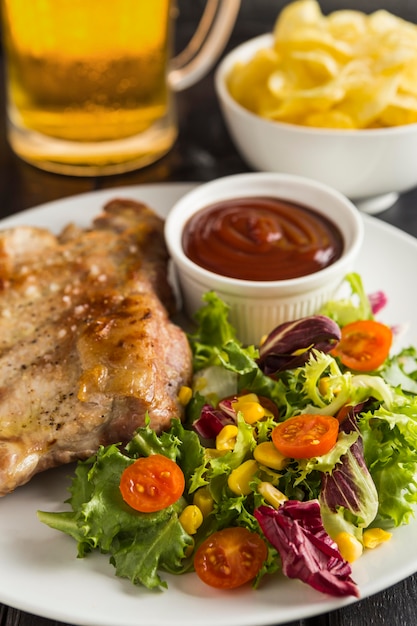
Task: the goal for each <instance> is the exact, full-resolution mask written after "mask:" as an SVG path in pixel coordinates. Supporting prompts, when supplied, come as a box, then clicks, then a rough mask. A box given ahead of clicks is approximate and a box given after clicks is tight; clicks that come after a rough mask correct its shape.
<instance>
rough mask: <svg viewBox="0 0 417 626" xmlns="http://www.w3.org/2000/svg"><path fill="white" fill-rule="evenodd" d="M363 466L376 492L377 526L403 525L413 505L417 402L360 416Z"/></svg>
mask: <svg viewBox="0 0 417 626" xmlns="http://www.w3.org/2000/svg"><path fill="white" fill-rule="evenodd" d="M359 428H360V431H361V434H362V437H363V442H364V456H365V461H366V465H367V467H368V468H369V471H370V473H371V476H372V478H373V480H374V482H375V485H376V488H377V491H378V499H379V506H378V516H377V520H376V522H377V523H378V524H379V525H381V526H384V525H386V526H388V527H389V526H400V525H401V524H407V523H408V522H409V521H410V520H411V518H412V517H413V516H414V507H413V505H415V504H416V503H417V399H415V398H414V399H413V401H412V402H407V403H406V404H404V405H397V406H392V407H391V409H390V410H388V409H387V408H385V407H383V406H381V407H379V408H377V409H376V410H375V411H372V412H371V411H369V412H366V413H363V414H362V415H361V418H360V421H359Z"/></svg>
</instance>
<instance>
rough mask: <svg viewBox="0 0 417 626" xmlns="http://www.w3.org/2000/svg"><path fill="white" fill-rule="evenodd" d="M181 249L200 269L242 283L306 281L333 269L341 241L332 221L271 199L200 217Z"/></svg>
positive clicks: (240, 202) (228, 205) (229, 205)
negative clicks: (312, 275) (322, 271)
mask: <svg viewBox="0 0 417 626" xmlns="http://www.w3.org/2000/svg"><path fill="white" fill-rule="evenodd" d="M182 245H183V249H184V252H185V254H186V255H187V257H188V258H189V259H191V260H192V261H193V262H194V263H196V264H197V265H200V266H201V267H203V268H205V269H207V270H210V271H211V272H214V273H216V274H220V275H222V276H230V277H232V278H238V279H243V280H255V281H268V280H284V279H288V278H297V277H300V276H306V275H307V274H312V273H314V272H317V271H319V270H321V269H322V268H324V267H327V266H328V265H331V264H332V263H334V262H335V261H336V260H337V259H338V258H339V257H340V256H341V254H342V251H343V237H342V234H341V232H340V230H339V228H338V227H337V226H336V225H335V224H334V223H333V222H332V221H331V220H330V219H328V218H326V217H325V216H323V215H321V214H320V213H318V212H316V211H314V210H313V209H310V208H308V207H305V206H301V205H298V204H294V203H292V202H288V201H287V200H279V199H276V198H268V197H253V198H235V199H233V200H225V201H221V202H218V203H215V204H212V205H210V206H207V207H206V208H204V209H201V210H200V211H198V212H197V213H196V214H195V215H193V216H192V217H191V218H190V219H189V220H188V222H187V223H186V225H185V228H184V232H183V238H182Z"/></svg>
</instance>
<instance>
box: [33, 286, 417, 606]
mask: <svg viewBox="0 0 417 626" xmlns="http://www.w3.org/2000/svg"><path fill="white" fill-rule="evenodd" d="M345 282H346V286H347V287H348V290H347V295H346V296H345V297H343V298H342V299H338V300H335V301H334V302H328V303H327V304H326V305H325V306H324V307H323V309H322V310H321V311H320V312H319V313H318V314H317V315H313V316H310V317H306V318H303V319H300V320H295V321H293V322H289V323H286V324H282V325H280V326H278V327H277V328H275V329H271V333H270V334H269V335H268V336H267V337H265V338H264V339H263V340H262V342H261V343H260V346H244V345H242V344H241V342H240V341H239V339H238V337H236V332H235V330H234V328H233V327H232V326H231V324H230V322H229V318H228V312H229V310H228V307H227V306H226V304H225V303H224V302H223V301H222V300H220V299H219V298H218V296H217V295H216V294H215V293H213V292H209V293H207V294H206V295H205V297H204V305H203V306H202V308H201V309H200V311H199V312H198V313H197V315H196V329H195V330H193V332H192V333H190V334H189V341H190V345H191V348H192V353H193V361H194V378H193V384H192V387H191V388H184V389H182V390H181V394H180V397H181V399H182V401H183V403H184V405H186V409H185V421H184V422H183V423H181V422H180V420H179V419H178V418H177V416H175V415H173V416H172V418H173V419H172V424H171V427H170V429H169V430H167V431H166V432H163V433H161V434H159V435H158V434H156V433H155V432H154V431H153V430H152V429H151V428H150V427H149V425H148V424H145V426H144V427H142V428H139V429H138V430H137V432H136V433H135V434H134V436H133V438H132V439H131V441H130V442H129V443H128V444H127V445H126V446H122V445H119V444H114V445H110V446H106V447H101V448H100V449H99V450H98V452H97V454H95V455H94V456H93V457H91V458H89V459H88V460H86V461H82V462H79V463H78V465H77V467H76V470H75V475H74V476H73V478H72V482H71V486H70V497H69V499H68V500H67V504H68V505H69V506H68V508H67V510H64V511H62V512H46V511H39V512H38V516H39V519H40V520H41V522H44V523H45V524H47V525H49V526H50V527H52V528H54V529H57V530H59V531H62V532H64V533H67V534H68V535H70V536H72V537H73V538H74V539H75V541H76V542H77V544H78V556H79V557H85V556H87V555H88V553H90V552H91V551H93V550H98V551H100V552H102V553H104V554H106V555H108V558H109V560H110V563H111V564H112V565H113V566H114V568H115V573H116V575H117V576H121V577H125V578H128V579H130V580H131V582H132V583H134V584H135V585H144V586H145V587H147V588H149V589H154V588H164V587H166V586H167V583H166V580H165V578H164V573H170V574H178V575H179V574H186V573H189V572H196V573H197V575H198V576H199V577H200V578H201V580H202V581H203V582H204V583H206V584H208V585H211V586H213V587H217V588H221V589H233V588H235V587H239V586H241V585H243V584H251V585H252V586H253V587H255V588H256V587H258V586H259V585H262V582H263V580H264V577H270V576H273V575H274V573H275V572H277V571H281V572H282V573H283V574H284V575H286V576H288V577H290V578H297V579H300V580H301V581H303V582H304V583H306V584H309V585H311V586H312V587H313V588H315V589H317V590H318V591H320V592H322V593H327V594H331V595H333V596H346V595H354V596H359V590H358V587H357V585H356V583H355V581H354V580H353V578H352V567H351V563H352V562H353V561H354V560H355V559H356V558H358V557H359V556H360V555H361V554H362V552H363V551H364V550H368V549H373V548H375V547H378V546H380V544H382V543H384V542H385V541H387V540H389V539H390V537H391V530H392V529H393V528H395V527H397V526H400V525H402V524H407V523H408V522H410V520H411V519H412V518H413V516H414V504H415V502H416V501H417V395H416V394H417V351H416V349H415V348H414V347H409V348H407V349H403V350H401V351H400V352H399V353H398V354H394V355H392V354H391V344H392V339H393V337H394V336H395V333H396V329H393V328H390V327H388V326H386V325H385V324H383V323H381V322H379V321H377V320H376V315H377V312H378V310H379V308H381V306H382V305H383V304H384V301H385V299H384V296H383V294H374V295H371V296H368V295H366V293H365V291H364V288H363V284H362V281H361V278H360V276H359V275H358V274H349V275H348V276H347V277H346V281H345ZM380 549H383V546H381V548H380ZM276 578H277V577H276ZM277 581H279V578H277ZM277 584H279V582H277Z"/></svg>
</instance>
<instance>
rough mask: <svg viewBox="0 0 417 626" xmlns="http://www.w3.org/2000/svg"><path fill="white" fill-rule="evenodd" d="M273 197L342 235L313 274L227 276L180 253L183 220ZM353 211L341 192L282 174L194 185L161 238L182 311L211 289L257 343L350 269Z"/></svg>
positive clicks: (358, 229) (192, 308)
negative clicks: (317, 216) (233, 202)
mask: <svg viewBox="0 0 417 626" xmlns="http://www.w3.org/2000/svg"><path fill="white" fill-rule="evenodd" d="M259 196H264V197H266V196H267V197H273V198H279V199H282V200H288V201H290V202H294V203H298V204H300V205H304V206H307V207H310V208H311V209H313V210H315V211H317V212H318V213H321V214H322V215H324V216H325V217H327V218H329V219H330V220H332V221H333V222H334V223H335V224H337V225H338V227H339V230H340V231H341V233H342V235H343V238H344V250H343V253H342V255H341V257H340V258H339V259H338V260H337V261H335V262H334V263H333V264H332V265H328V266H327V267H325V268H324V269H321V270H319V271H317V272H315V273H313V274H309V275H307V276H303V277H300V278H291V279H285V280H274V281H252V280H241V279H237V278H229V277H226V276H222V275H219V274H216V273H214V272H211V271H208V270H206V269H204V268H202V267H200V266H199V265H197V264H196V263H194V262H192V261H191V260H190V259H189V258H188V257H187V256H186V254H185V253H184V250H183V246H182V235H183V230H184V226H185V224H186V223H187V221H188V219H189V218H190V217H191V216H192V215H193V214H194V213H196V212H197V211H199V210H200V209H203V208H205V207H207V206H209V205H211V204H214V203H216V202H219V201H221V200H227V199H233V198H235V199H236V198H243V197H259ZM363 233H364V227H363V221H362V216H361V214H360V213H359V211H358V209H357V208H356V207H355V206H354V205H353V204H352V203H351V202H350V201H349V200H348V199H347V198H346V197H345V196H344V195H342V194H340V193H339V192H338V191H336V190H333V189H331V188H329V187H327V186H326V185H323V184H322V183H318V182H316V181H312V180H309V179H305V178H302V177H299V176H292V175H288V174H276V173H266V172H253V173H249V174H237V175H234V176H225V177H224V178H219V179H217V180H214V181H211V182H209V183H204V184H202V185H200V186H198V187H196V188H195V189H194V190H192V191H191V192H189V193H187V194H186V195H185V196H183V197H182V198H181V199H180V200H179V201H178V202H177V203H176V204H175V205H174V207H173V208H172V209H171V211H170V212H169V213H168V216H167V218H166V222H165V239H166V243H167V247H168V250H169V253H170V255H171V258H172V261H173V266H174V270H175V273H176V277H177V281H178V284H179V288H180V292H181V295H182V299H183V308H184V312H185V313H186V314H187V315H188V316H189V317H190V318H193V316H194V314H195V313H196V311H197V310H198V309H200V308H201V306H202V305H203V304H204V302H203V300H202V296H203V295H204V294H205V293H206V292H207V291H210V290H213V291H215V292H216V293H217V294H218V295H219V297H220V298H222V299H223V300H224V301H225V302H226V303H227V304H228V305H229V306H230V320H231V322H232V324H233V325H234V326H235V328H236V329H237V335H238V338H239V339H240V340H241V341H242V342H243V343H244V344H255V345H257V344H259V341H260V339H261V337H262V336H263V335H265V334H266V333H268V332H270V331H271V330H272V329H273V328H275V326H277V325H278V324H280V323H282V322H286V321H289V320H294V319H298V318H300V317H304V316H306V315H312V314H314V313H315V312H317V310H318V309H319V308H320V307H321V306H322V304H323V303H324V302H326V301H327V300H328V299H330V298H331V297H333V296H334V294H335V292H336V291H337V289H338V288H339V286H340V284H341V283H342V282H343V279H344V277H345V275H346V274H347V273H348V272H349V271H351V270H352V268H353V264H354V261H355V259H356V256H357V254H358V252H359V249H360V247H361V245H362V241H363Z"/></svg>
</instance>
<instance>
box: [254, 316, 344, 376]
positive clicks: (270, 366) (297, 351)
mask: <svg viewBox="0 0 417 626" xmlns="http://www.w3.org/2000/svg"><path fill="white" fill-rule="evenodd" d="M340 338H341V331H340V328H339V326H338V325H337V324H336V322H334V321H333V320H332V319H330V318H329V317H326V316H325V315H311V316H309V317H303V318H301V319H298V320H295V321H293V322H285V323H284V324H280V325H279V326H277V327H276V328H275V329H274V330H273V331H272V332H271V333H269V335H268V337H267V338H266V340H265V341H264V342H263V343H262V345H261V346H260V348H259V359H258V361H257V363H258V365H259V367H260V369H261V370H262V371H263V373H264V374H267V375H270V374H275V373H277V372H280V371H283V370H287V369H293V368H295V367H301V366H303V365H304V364H305V363H306V362H307V360H308V359H309V357H310V354H311V350H312V349H313V348H315V349H316V350H320V351H321V352H330V350H332V348H334V346H335V345H336V343H338V342H339V341H340Z"/></svg>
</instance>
